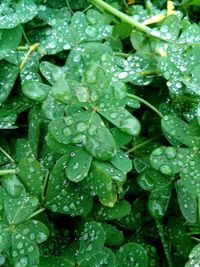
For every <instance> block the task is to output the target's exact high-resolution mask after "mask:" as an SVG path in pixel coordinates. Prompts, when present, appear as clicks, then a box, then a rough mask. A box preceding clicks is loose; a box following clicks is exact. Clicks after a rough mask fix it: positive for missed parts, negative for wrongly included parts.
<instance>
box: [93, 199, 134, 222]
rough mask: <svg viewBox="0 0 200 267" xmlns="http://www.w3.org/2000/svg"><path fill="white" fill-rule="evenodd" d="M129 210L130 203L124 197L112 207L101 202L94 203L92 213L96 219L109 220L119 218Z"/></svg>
mask: <svg viewBox="0 0 200 267" xmlns="http://www.w3.org/2000/svg"><path fill="white" fill-rule="evenodd" d="M130 212H131V205H130V204H129V202H128V201H126V200H125V199H123V200H120V201H118V202H117V203H116V204H115V206H114V207H105V206H102V205H101V204H97V205H95V208H94V209H93V214H94V215H95V217H96V218H98V220H101V221H111V220H116V219H121V218H123V217H125V216H126V215H128V214H129V213H130Z"/></svg>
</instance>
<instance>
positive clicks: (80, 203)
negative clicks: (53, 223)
mask: <svg viewBox="0 0 200 267" xmlns="http://www.w3.org/2000/svg"><path fill="white" fill-rule="evenodd" d="M71 155H72V154H71ZM68 160H69V156H68V155H64V156H62V157H61V158H60V159H59V160H58V161H57V162H56V164H55V166H54V167H53V169H52V171H51V173H50V177H49V183H48V186H47V192H46V195H45V203H46V205H47V207H48V208H50V209H51V210H52V211H53V212H60V213H64V214H70V215H72V216H76V215H82V214H87V213H88V212H90V210H91V209H92V203H93V202H92V197H91V196H89V195H86V194H85V193H84V191H83V190H82V189H81V188H80V187H79V186H78V185H76V184H75V183H72V182H69V181H68V180H67V177H66V175H65V168H66V166H67V162H68Z"/></svg>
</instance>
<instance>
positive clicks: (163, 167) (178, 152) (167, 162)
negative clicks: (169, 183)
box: [150, 147, 193, 175]
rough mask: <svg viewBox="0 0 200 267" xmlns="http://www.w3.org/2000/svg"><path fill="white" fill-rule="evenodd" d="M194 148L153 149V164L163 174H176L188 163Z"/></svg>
mask: <svg viewBox="0 0 200 267" xmlns="http://www.w3.org/2000/svg"><path fill="white" fill-rule="evenodd" d="M192 153H193V150H192V149H190V148H176V147H159V148H156V149H155V150H153V151H152V153H151V156H150V161H151V165H152V166H153V168H154V169H156V170H159V171H160V172H161V173H163V174H167V175H170V174H174V173H178V172H180V171H181V170H182V168H183V166H184V165H185V164H188V163H189V161H190V158H191V154H192Z"/></svg>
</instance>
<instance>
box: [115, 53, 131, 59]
mask: <svg viewBox="0 0 200 267" xmlns="http://www.w3.org/2000/svg"><path fill="white" fill-rule="evenodd" d="M114 56H117V57H125V58H127V57H128V56H130V54H128V53H123V52H114Z"/></svg>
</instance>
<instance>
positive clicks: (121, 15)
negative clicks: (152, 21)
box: [91, 0, 163, 40]
mask: <svg viewBox="0 0 200 267" xmlns="http://www.w3.org/2000/svg"><path fill="white" fill-rule="evenodd" d="M91 3H92V4H93V5H95V6H97V7H98V8H100V9H103V10H105V11H107V12H109V13H111V14H112V15H114V16H116V17H118V18H120V19H121V20H122V21H125V22H127V23H128V24H130V25H131V26H133V27H135V28H137V29H138V30H140V31H142V32H145V33H146V34H148V35H151V36H154V37H157V38H159V39H161V40H163V38H162V37H159V36H155V35H153V34H152V29H151V28H149V27H147V26H145V25H144V24H142V23H141V22H138V21H136V20H135V19H133V18H131V17H130V16H128V15H126V14H124V13H123V12H121V11H119V10H117V9H116V8H114V7H112V6H111V5H109V4H107V3H105V2H104V1H102V0H91Z"/></svg>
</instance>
